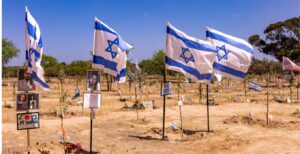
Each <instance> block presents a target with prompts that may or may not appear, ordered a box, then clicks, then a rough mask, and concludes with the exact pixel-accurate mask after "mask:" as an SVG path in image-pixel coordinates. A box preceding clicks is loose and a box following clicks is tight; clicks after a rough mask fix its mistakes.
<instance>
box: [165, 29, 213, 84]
mask: <svg viewBox="0 0 300 154" xmlns="http://www.w3.org/2000/svg"><path fill="white" fill-rule="evenodd" d="M166 46H167V47H166V48H167V51H166V64H165V65H166V68H167V69H169V70H173V71H177V72H180V73H183V74H184V76H185V77H187V78H191V79H192V80H194V81H195V82H197V83H209V81H210V79H211V77H212V72H213V68H212V64H213V61H214V58H215V50H216V47H215V46H214V45H212V44H211V43H209V42H207V41H203V40H200V39H197V38H194V37H191V36H188V35H187V34H185V33H184V32H182V31H180V30H178V29H176V28H175V27H174V26H172V25H171V24H169V23H168V25H167V44H166Z"/></svg>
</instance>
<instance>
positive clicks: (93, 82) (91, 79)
mask: <svg viewBox="0 0 300 154" xmlns="http://www.w3.org/2000/svg"><path fill="white" fill-rule="evenodd" d="M87 91H100V73H99V71H87Z"/></svg>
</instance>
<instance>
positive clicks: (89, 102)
mask: <svg viewBox="0 0 300 154" xmlns="http://www.w3.org/2000/svg"><path fill="white" fill-rule="evenodd" d="M101 99H102V97H101V94H100V93H84V94H83V107H84V108H100V106H101Z"/></svg>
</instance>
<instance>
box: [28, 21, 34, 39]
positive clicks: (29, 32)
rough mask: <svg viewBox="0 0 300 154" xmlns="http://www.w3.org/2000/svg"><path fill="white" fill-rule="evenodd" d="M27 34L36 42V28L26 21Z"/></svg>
mask: <svg viewBox="0 0 300 154" xmlns="http://www.w3.org/2000/svg"><path fill="white" fill-rule="evenodd" d="M27 31H28V34H29V35H30V36H31V37H33V38H34V39H35V40H36V28H35V27H34V26H33V25H32V24H31V23H29V22H28V21H27Z"/></svg>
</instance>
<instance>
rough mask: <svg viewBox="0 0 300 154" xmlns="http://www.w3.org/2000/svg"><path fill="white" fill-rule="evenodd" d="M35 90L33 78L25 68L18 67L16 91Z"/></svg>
mask: <svg viewBox="0 0 300 154" xmlns="http://www.w3.org/2000/svg"><path fill="white" fill-rule="evenodd" d="M32 90H35V85H34V84H33V79H32V76H31V74H30V73H28V71H27V69H19V72H18V91H32Z"/></svg>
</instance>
